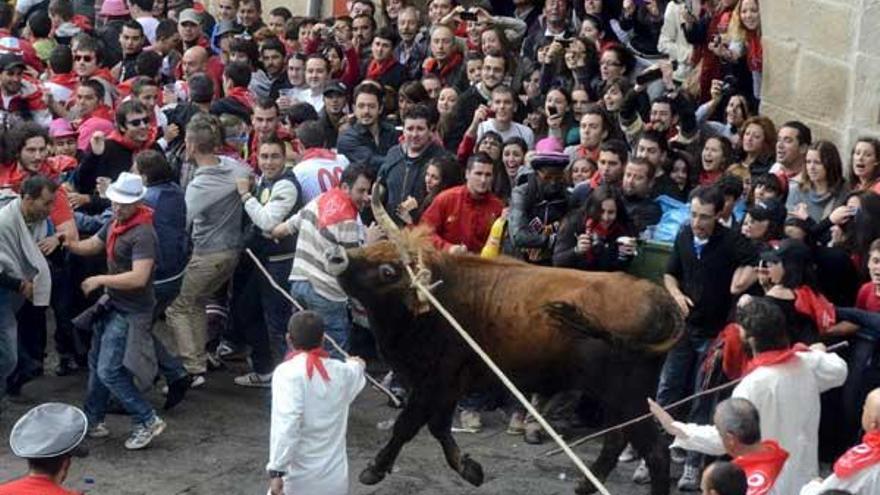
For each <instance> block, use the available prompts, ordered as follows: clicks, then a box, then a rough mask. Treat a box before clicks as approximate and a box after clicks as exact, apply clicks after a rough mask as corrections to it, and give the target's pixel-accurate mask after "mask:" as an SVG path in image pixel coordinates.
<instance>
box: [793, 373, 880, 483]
mask: <svg viewBox="0 0 880 495" xmlns="http://www.w3.org/2000/svg"><path fill="white" fill-rule="evenodd" d="M862 429H863V430H865V436H864V438H863V440H862V443H860V444H859V445H856V446H855V447H853V448H851V449H849V450H848V451H846V453H845V454H843V455H842V456H841V457H840V459H838V460H837V462H835V463H834V473H833V474H832V475H831V476H829V477H827V478H825V479H824V480H820V479H816V480H813V481H811V482H810V483H808V484H807V485H806V486H804V487H803V489H801V492H800V493H801V495H819V494H822V493H828V492H829V491H831V490H847V491H849V492H851V493H856V494H869V493H880V388H875V389H874V390H873V391H872V392H871V393H870V394H868V397H867V398H866V399H865V408H864V410H863V411H862Z"/></svg>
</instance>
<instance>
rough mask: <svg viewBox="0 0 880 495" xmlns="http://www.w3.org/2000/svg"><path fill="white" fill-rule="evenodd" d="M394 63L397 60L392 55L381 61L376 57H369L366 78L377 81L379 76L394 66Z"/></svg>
mask: <svg viewBox="0 0 880 495" xmlns="http://www.w3.org/2000/svg"><path fill="white" fill-rule="evenodd" d="M395 63H397V60H394V57H388V58H386V59H385V60H382V61H381V62H380V61H378V60H376V59H370V65H368V66H367V79H372V80H374V81H378V80H379V78H380V77H382V76H384V75H385V73H386V72H388V71H389V70H391V68H392V67H394V64H395Z"/></svg>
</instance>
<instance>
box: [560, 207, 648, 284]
mask: <svg viewBox="0 0 880 495" xmlns="http://www.w3.org/2000/svg"><path fill="white" fill-rule="evenodd" d="M586 221H587V209H586V208H578V209H577V210H574V211H572V212H571V213H569V214H568V215H566V217H565V219H564V220H563V221H562V225H561V226H560V227H559V235H558V236H557V237H556V246H554V247H553V266H558V267H562V268H576V269H578V270H590V271H599V272H617V271H623V270H626V268H627V267H628V266H629V264H630V262H631V261H632V257H625V258H621V257H620V256H619V254H620V253H619V252H618V249H617V246H618V244H617V238H619V237H621V236H632V235H633V232H632V228H626V227H621V226H618V225H617V224H614V225H613V226H612V227H611V229H610V231H609V232H608V236H607V237H605V238H602V237H599V236H594V237H593V243H592V246H591V248H590V251H589V253H576V252H575V251H574V248H575V247H576V246H577V238H578V236H580V235H582V234H584V233H585V232H586V230H587V229H586V227H587V225H586Z"/></svg>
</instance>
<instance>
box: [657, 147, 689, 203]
mask: <svg viewBox="0 0 880 495" xmlns="http://www.w3.org/2000/svg"><path fill="white" fill-rule="evenodd" d="M666 163H667V165H665V166H664V168H665V172H666V173H664V174H663V175H661V176H660V177H657V180H656V182H655V183H654V192H655V193H656V195H657V196H662V195H666V196H669V197H670V198H672V199H675V200H678V201H681V202H682V203H686V202H687V200H688V196H689V195H690V192H691V190H692V189H693V188H694V185H695V184H696V183H697V178H696V175H697V174H696V171H695V170H694V168H695V166H694V157H693V155H691V154H690V153H688V152H687V151H684V150H680V149H672V150H670V151H669V160H667V162H666Z"/></svg>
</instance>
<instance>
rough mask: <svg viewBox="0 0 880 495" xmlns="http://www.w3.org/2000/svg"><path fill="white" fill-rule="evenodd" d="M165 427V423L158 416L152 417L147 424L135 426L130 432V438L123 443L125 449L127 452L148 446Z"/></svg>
mask: <svg viewBox="0 0 880 495" xmlns="http://www.w3.org/2000/svg"><path fill="white" fill-rule="evenodd" d="M165 426H166V425H165V422H164V421H162V418H160V417H159V416H155V417H153V419H152V420H151V421H149V422H148V423H144V424H140V425H137V426H135V427H134V429H133V430H132V431H131V436H129V437H128V440H126V441H125V448H126V449H128V450H139V449H142V448H144V447H146V446H147V445H150V442H152V441H153V439H154V438H156V437H158V436H159V435H161V434H162V432H163V431H165Z"/></svg>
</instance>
